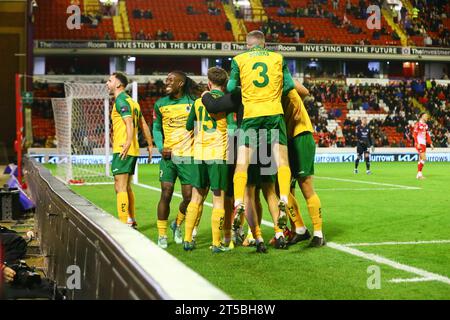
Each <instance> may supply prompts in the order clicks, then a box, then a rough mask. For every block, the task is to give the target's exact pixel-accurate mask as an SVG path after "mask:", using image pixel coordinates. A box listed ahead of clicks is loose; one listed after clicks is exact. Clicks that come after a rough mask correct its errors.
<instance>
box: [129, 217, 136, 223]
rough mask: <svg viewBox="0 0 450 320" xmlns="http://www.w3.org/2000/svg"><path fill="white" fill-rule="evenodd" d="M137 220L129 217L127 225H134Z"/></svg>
mask: <svg viewBox="0 0 450 320" xmlns="http://www.w3.org/2000/svg"><path fill="white" fill-rule="evenodd" d="M134 222H135V220H134V219H133V218H130V217H128V220H127V224H133V223H134Z"/></svg>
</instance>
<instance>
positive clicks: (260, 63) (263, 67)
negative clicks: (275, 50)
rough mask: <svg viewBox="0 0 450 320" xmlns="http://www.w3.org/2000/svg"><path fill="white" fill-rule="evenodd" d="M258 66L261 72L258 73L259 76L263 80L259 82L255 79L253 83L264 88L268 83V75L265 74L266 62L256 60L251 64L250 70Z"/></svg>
mask: <svg viewBox="0 0 450 320" xmlns="http://www.w3.org/2000/svg"><path fill="white" fill-rule="evenodd" d="M259 67H261V68H262V70H261V72H260V73H259V76H260V77H261V78H263V79H264V80H263V81H262V82H259V81H257V80H253V84H254V85H255V86H256V87H258V88H264V87H265V86H267V85H268V84H269V77H268V76H267V70H268V68H267V64H265V63H264V62H257V63H255V64H254V65H253V67H252V70H255V69H258V68H259Z"/></svg>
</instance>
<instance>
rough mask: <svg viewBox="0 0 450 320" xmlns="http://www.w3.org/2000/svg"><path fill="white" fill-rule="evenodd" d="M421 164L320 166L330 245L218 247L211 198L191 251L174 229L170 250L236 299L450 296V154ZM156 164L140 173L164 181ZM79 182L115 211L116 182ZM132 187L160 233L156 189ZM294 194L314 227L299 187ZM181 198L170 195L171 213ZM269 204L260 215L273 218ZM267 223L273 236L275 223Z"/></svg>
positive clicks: (140, 218) (147, 222) (141, 218)
mask: <svg viewBox="0 0 450 320" xmlns="http://www.w3.org/2000/svg"><path fill="white" fill-rule="evenodd" d="M416 168H417V164H416V163H373V164H372V171H373V174H372V175H371V176H367V175H366V174H365V165H364V163H361V165H360V173H359V174H357V175H356V174H354V173H353V164H350V163H348V164H318V165H316V174H317V177H316V178H315V186H316V189H317V193H318V194H319V196H320V198H321V201H322V213H323V219H324V234H325V236H326V239H327V241H328V242H329V245H328V246H326V247H323V248H318V249H317V248H315V249H307V248H306V244H307V243H301V244H297V245H295V246H292V247H290V248H289V249H288V250H276V249H274V248H269V253H268V254H266V255H261V254H256V253H255V248H253V247H250V248H245V247H237V248H236V249H235V250H233V251H231V252H227V253H223V254H217V255H213V254H212V253H211V252H210V250H209V245H210V241H211V231H210V215H211V207H209V206H205V207H204V208H205V211H204V213H203V217H202V221H201V224H200V231H199V236H198V246H197V249H196V250H194V251H193V252H184V251H183V249H182V246H181V245H176V244H175V243H174V242H173V241H172V238H171V237H170V230H169V240H170V242H169V248H168V252H170V253H171V254H172V255H174V256H175V257H177V258H178V259H179V260H180V261H182V262H183V263H185V264H186V265H188V266H189V267H191V268H192V269H193V270H195V271H197V272H198V273H199V274H201V275H202V276H203V277H205V278H206V279H208V280H209V281H210V282H211V283H213V284H214V285H216V286H217V287H219V288H221V289H222V290H223V291H225V292H226V293H227V294H229V295H230V296H231V297H232V298H235V299H450V183H449V182H450V163H427V164H426V166H425V169H424V175H425V176H426V177H427V179H425V180H423V181H418V180H416V179H415V174H416ZM158 173H159V168H158V166H157V165H141V166H140V167H139V182H140V183H142V184H145V185H147V186H152V187H159V181H158ZM72 188H73V190H75V191H76V192H77V193H79V194H80V195H82V196H84V197H86V198H87V199H88V200H90V201H91V202H92V203H94V204H95V205H97V206H99V207H101V208H103V209H104V210H106V211H107V212H109V213H111V214H113V215H116V202H115V194H114V190H113V186H112V185H98V186H73V187H72ZM134 190H135V194H136V199H137V204H136V211H137V222H138V224H139V231H140V232H142V233H143V234H144V235H146V236H147V237H149V238H150V239H151V240H153V241H156V238H157V230H156V207H157V204H158V200H159V192H158V191H155V190H150V189H146V188H144V187H140V186H134ZM176 190H178V191H179V185H177V187H176ZM297 199H298V200H299V201H300V203H301V209H302V215H303V218H304V220H305V222H306V223H307V226H308V228H309V229H310V230H312V226H311V220H310V218H309V215H308V212H307V210H306V206H305V201H304V200H303V199H302V197H301V193H300V192H299V190H298V191H297ZM179 201H180V198H179V197H176V196H174V197H173V200H172V204H171V215H170V218H169V220H170V221H171V220H173V219H174V217H175V216H176V213H177V210H178V204H179ZM207 201H209V202H210V201H211V198H210V197H209V198H208V200H207ZM263 206H264V210H265V211H264V217H263V219H264V220H266V221H270V216H269V214H268V212H267V207H266V205H265V203H263ZM262 230H263V235H264V238H265V240H266V242H267V241H268V240H269V239H270V238H271V237H272V236H273V229H272V228H270V227H269V226H263V229H262ZM418 241H419V242H418ZM420 241H422V242H420ZM430 241H434V242H430ZM389 242H391V243H389ZM409 242H413V243H409ZM414 242H415V243H414ZM377 243H378V245H375V244H377ZM371 266H377V267H379V271H380V273H379V279H380V286H379V287H378V286H375V288H373V286H371V285H369V286H368V283H369V284H373V283H376V282H374V280H373V279H374V274H373V273H372V272H369V271H370V270H371V269H370V268H369V267H371ZM377 267H375V268H377ZM368 268H369V271H368ZM167 276H168V277H170V274H168V275H167Z"/></svg>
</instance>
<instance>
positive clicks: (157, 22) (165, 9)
mask: <svg viewBox="0 0 450 320" xmlns="http://www.w3.org/2000/svg"><path fill="white" fill-rule="evenodd" d="M208 3H210V4H207V2H205V1H203V0H192V1H188V2H185V1H177V0H163V1H149V0H129V1H127V2H126V4H127V10H128V13H129V14H130V12H133V11H135V10H141V9H144V10H147V9H148V10H150V11H151V12H152V14H153V18H152V19H139V18H130V28H131V32H132V34H136V33H137V32H139V30H141V29H142V30H145V33H146V34H149V35H151V37H152V38H151V39H153V40H158V39H157V34H158V31H160V33H164V32H166V33H167V32H169V31H170V32H171V33H172V34H173V40H176V41H192V40H198V37H199V34H200V33H201V32H206V33H207V34H208V35H209V37H210V39H211V40H212V41H233V40H234V38H233V34H232V32H231V31H230V30H226V29H225V22H226V21H227V18H226V16H225V13H224V10H223V7H222V5H221V3H220V2H219V1H209V2H208ZM188 6H189V7H190V8H192V11H191V12H192V13H191V14H189V13H188V12H187V10H186V8H187V7H188ZM211 8H215V9H217V10H214V11H212V9H211ZM213 12H216V13H215V14H213ZM186 21H189V23H186ZM217 26H223V27H222V28H218V27H217ZM151 39H149V40H151ZM159 40H169V39H168V38H167V37H166V36H164V35H163V36H162V37H161V35H160V39H159Z"/></svg>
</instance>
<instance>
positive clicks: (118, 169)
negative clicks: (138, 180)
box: [111, 153, 138, 176]
mask: <svg viewBox="0 0 450 320" xmlns="http://www.w3.org/2000/svg"><path fill="white" fill-rule="evenodd" d="M137 158H138V157H135V156H127V157H126V158H125V159H124V160H122V159H120V153H114V154H113V160H112V164H111V171H112V174H113V176H115V175H118V174H129V175H133V174H134V169H135V168H136V162H137Z"/></svg>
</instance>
